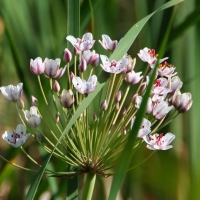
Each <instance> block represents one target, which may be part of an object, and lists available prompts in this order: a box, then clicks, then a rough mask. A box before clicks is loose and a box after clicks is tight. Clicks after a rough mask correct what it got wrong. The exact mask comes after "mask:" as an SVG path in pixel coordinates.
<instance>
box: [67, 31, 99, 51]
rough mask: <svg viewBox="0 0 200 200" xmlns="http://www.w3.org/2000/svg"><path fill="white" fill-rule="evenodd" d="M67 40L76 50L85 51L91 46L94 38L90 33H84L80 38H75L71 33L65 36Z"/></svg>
mask: <svg viewBox="0 0 200 200" xmlns="http://www.w3.org/2000/svg"><path fill="white" fill-rule="evenodd" d="M66 39H67V40H68V41H70V42H71V44H72V45H73V46H74V47H75V48H76V49H77V50H78V51H86V50H89V49H91V48H92V47H93V45H94V43H95V40H93V36H92V34H91V33H86V34H84V35H83V37H82V39H80V38H75V37H74V36H72V35H69V36H67V37H66Z"/></svg>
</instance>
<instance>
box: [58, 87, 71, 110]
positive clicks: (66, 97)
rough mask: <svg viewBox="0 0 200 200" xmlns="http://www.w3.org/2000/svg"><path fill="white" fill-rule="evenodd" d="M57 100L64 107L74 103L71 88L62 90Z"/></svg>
mask: <svg viewBox="0 0 200 200" xmlns="http://www.w3.org/2000/svg"><path fill="white" fill-rule="evenodd" d="M59 101H60V103H61V104H62V106H63V107H65V108H70V107H71V106H72V105H73V103H74V95H73V92H72V90H71V89H70V90H63V91H62V94H61V95H60V96H59Z"/></svg>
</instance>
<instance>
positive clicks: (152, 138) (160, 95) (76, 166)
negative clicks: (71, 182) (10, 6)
mask: <svg viewBox="0 0 200 200" xmlns="http://www.w3.org/2000/svg"><path fill="white" fill-rule="evenodd" d="M66 39H67V40H68V41H69V42H70V43H71V44H72V45H73V53H72V52H70V51H69V50H68V49H65V50H64V53H63V61H64V62H65V63H66V65H65V67H64V68H62V67H60V61H61V60H60V59H59V58H57V59H55V60H53V59H48V58H46V59H45V60H44V61H42V58H40V57H38V58H36V59H34V60H33V59H31V61H30V70H31V72H32V73H33V74H34V75H37V77H38V82H39V87H40V89H41V92H42V95H43V99H44V101H41V102H38V100H37V98H36V97H33V96H32V97H31V103H32V106H31V107H30V108H28V109H27V110H24V107H25V106H24V103H23V100H22V98H21V97H22V91H23V89H22V88H23V84H22V83H19V84H18V85H17V86H13V85H9V86H3V87H1V88H0V90H1V93H2V95H3V96H4V97H5V98H6V99H7V100H8V101H11V102H14V103H15V104H16V105H17V106H16V108H17V111H18V113H19V116H20V118H21V121H22V122H21V124H19V125H17V127H16V130H11V131H5V133H4V134H3V135H2V138H3V139H4V140H5V141H7V142H8V143H9V144H10V145H11V146H13V147H16V148H17V147H20V146H21V148H23V147H22V145H23V144H24V143H25V142H26V140H27V139H28V138H29V137H30V135H32V136H34V137H35V138H36V139H37V141H38V143H39V144H41V145H42V147H43V148H44V150H45V151H47V152H49V153H51V151H52V149H53V148H54V146H55V144H56V143H57V142H58V139H59V134H60V136H61V135H62V133H63V131H64V129H65V127H66V126H67V123H68V122H69V120H70V119H71V118H72V117H73V115H74V113H75V112H76V109H77V108H78V107H79V106H80V105H81V103H82V100H83V99H84V98H85V97H86V96H87V95H90V93H92V92H94V91H95V89H96V87H97V85H98V78H99V77H100V76H101V77H103V76H104V75H105V74H106V73H107V74H108V75H109V78H108V81H107V83H106V85H105V87H103V89H102V90H101V92H100V94H99V95H97V97H96V98H95V100H94V101H92V103H91V104H90V105H89V106H88V107H87V108H86V109H85V110H84V112H83V113H82V114H81V115H80V117H79V118H78V119H77V121H76V122H75V123H74V125H73V126H72V127H71V129H70V132H69V133H67V134H66V135H65V136H64V137H63V140H62V141H61V142H60V143H59V144H58V146H57V148H56V150H55V152H54V156H56V157H57V158H59V159H61V160H62V161H63V162H65V163H67V164H69V165H71V166H73V170H74V171H76V172H79V173H87V172H92V173H95V174H98V175H100V176H103V177H107V176H108V175H109V169H112V168H113V167H115V165H117V162H118V158H119V155H120V153H121V151H122V149H123V146H124V145H125V143H126V140H127V136H128V133H129V131H130V130H131V129H132V126H133V124H134V121H135V115H136V113H137V111H138V109H139V108H140V105H141V102H142V99H143V96H144V93H145V91H146V88H147V86H148V84H149V79H150V78H151V73H152V70H153V69H154V67H155V65H156V63H157V62H158V63H159V66H158V68H157V72H156V77H155V81H154V84H153V87H152V89H151V94H150V95H149V98H148V102H147V105H146V113H145V116H144V118H143V120H142V124H141V126H140V129H139V131H138V135H137V137H138V139H137V141H136V144H133V150H135V149H136V148H143V145H139V144H142V143H145V144H146V147H147V148H148V149H150V150H167V149H170V148H172V145H171V142H172V141H173V140H174V138H175V135H174V134H172V133H170V132H169V133H162V132H160V129H161V128H163V127H164V126H165V125H166V124H168V123H169V122H171V121H172V120H173V119H174V118H175V117H176V116H177V115H178V114H180V113H183V112H186V111H188V110H189V109H190V107H191V105H192V96H191V94H190V93H181V91H180V90H181V88H182V85H183V83H182V81H181V80H180V78H179V77H178V76H177V72H176V71H175V67H174V66H173V65H171V64H168V63H167V60H168V58H167V57H166V58H163V59H160V60H158V59H157V54H156V51H155V50H154V49H149V48H147V47H145V48H144V49H142V50H140V51H139V53H138V57H139V58H140V59H141V60H142V61H143V62H146V63H147V66H146V68H145V69H144V71H145V72H137V65H136V58H132V57H131V56H130V55H128V54H126V55H124V56H123V57H122V58H121V59H120V60H110V59H109V57H108V56H109V55H110V53H112V51H114V50H115V48H116V47H117V45H118V41H116V40H114V41H113V40H111V38H110V37H109V36H107V35H102V40H99V43H100V45H101V46H102V47H103V48H104V49H105V52H106V55H99V54H98V53H96V51H95V50H91V49H92V48H93V45H94V43H95V40H93V36H92V34H91V33H86V34H85V35H84V36H83V37H82V39H80V38H75V37H73V36H67V38H66ZM42 74H44V76H45V77H46V78H47V81H48V80H49V82H50V89H51V94H52V99H49V98H48V100H47V97H46V95H45V92H44V90H43V87H42V82H41V80H40V75H42ZM61 77H62V79H65V80H66V83H67V84H65V87H63V86H62V85H60V84H59V78H61ZM106 77H107V76H106ZM66 85H67V87H66ZM37 95H39V94H37ZM43 103H44V104H46V105H44V106H46V107H47V108H48V109H49V112H45V113H41V112H40V106H41V105H42V104H43ZM50 103H51V105H52V103H53V105H54V106H55V109H54V110H55V112H53V111H52V109H51V108H50ZM91 110H94V113H91ZM49 113H50V114H49ZM23 115H24V117H23ZM49 116H50V117H51V118H52V119H53V120H54V125H55V128H54V129H51V128H50V127H51V126H52V124H51V125H49V124H48V123H47V122H45V119H46V118H47V117H49ZM41 123H43V124H44V126H46V127H47V129H48V130H49V131H45V132H42V131H41V129H40V124H41ZM33 128H34V129H35V131H34V133H32V132H31V131H30V130H33ZM26 130H29V131H28V132H30V133H27V131H26ZM55 130H56V131H55ZM35 133H37V134H35ZM50 136H51V137H50ZM52 136H53V137H52ZM52 138H53V139H52ZM23 151H24V150H23ZM34 162H36V161H34Z"/></svg>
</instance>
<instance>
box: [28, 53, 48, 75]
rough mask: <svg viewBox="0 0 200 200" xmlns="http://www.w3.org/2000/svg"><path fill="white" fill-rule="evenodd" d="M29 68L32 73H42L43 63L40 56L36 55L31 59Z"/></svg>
mask: <svg viewBox="0 0 200 200" xmlns="http://www.w3.org/2000/svg"><path fill="white" fill-rule="evenodd" d="M30 70H31V72H32V73H33V74H36V75H39V74H42V73H44V70H45V63H43V62H42V58H40V57H37V58H36V59H35V60H33V59H31V61H30Z"/></svg>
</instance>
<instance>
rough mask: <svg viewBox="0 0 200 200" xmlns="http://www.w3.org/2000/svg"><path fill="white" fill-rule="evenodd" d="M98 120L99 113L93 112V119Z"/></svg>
mask: <svg viewBox="0 0 200 200" xmlns="http://www.w3.org/2000/svg"><path fill="white" fill-rule="evenodd" d="M96 120H97V114H96V113H94V114H93V121H96Z"/></svg>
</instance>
